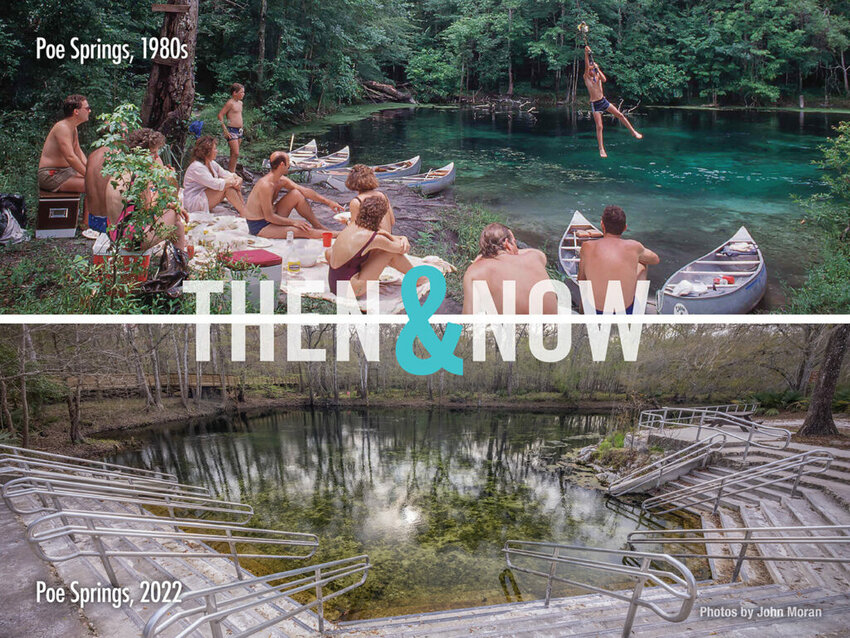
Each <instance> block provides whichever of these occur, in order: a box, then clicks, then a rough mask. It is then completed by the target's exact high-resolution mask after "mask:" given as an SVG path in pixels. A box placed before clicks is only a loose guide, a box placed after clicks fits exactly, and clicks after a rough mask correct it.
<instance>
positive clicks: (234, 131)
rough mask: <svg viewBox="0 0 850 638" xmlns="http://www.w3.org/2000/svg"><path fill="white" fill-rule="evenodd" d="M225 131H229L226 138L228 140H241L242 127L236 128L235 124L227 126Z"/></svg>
mask: <svg viewBox="0 0 850 638" xmlns="http://www.w3.org/2000/svg"><path fill="white" fill-rule="evenodd" d="M227 132H228V133H230V135H229V137H228V138H227V139H229V140H241V139H242V137H243V129H241V128H238V127H236V126H228V127H227Z"/></svg>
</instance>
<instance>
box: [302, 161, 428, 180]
mask: <svg viewBox="0 0 850 638" xmlns="http://www.w3.org/2000/svg"><path fill="white" fill-rule="evenodd" d="M421 166H422V160H421V159H420V158H419V156H418V155H417V156H416V157H411V158H410V159H409V160H404V161H403V162H394V163H392V164H379V165H377V166H372V167H371V168H372V170H373V171H375V176H376V177H377V178H378V179H379V180H383V179H389V178H391V177H404V176H406V175H414V174H415V173H416V171H418V170H419V168H420V167H421ZM350 172H351V167H345V168H333V169H329V170H321V171H311V173H310V182H311V183H313V184H316V183H318V182H323V181H327V179H328V178H331V179H333V180H336V181H337V182H343V183H344V182H345V180H346V179H348V174H349V173H350Z"/></svg>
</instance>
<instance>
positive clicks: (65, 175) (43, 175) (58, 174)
mask: <svg viewBox="0 0 850 638" xmlns="http://www.w3.org/2000/svg"><path fill="white" fill-rule="evenodd" d="M76 175H77V171H76V170H74V168H73V167H71V166H65V167H61V166H60V167H55V166H43V167H41V168H39V169H38V187H39V188H40V189H41V190H43V191H50V192H51V193H55V192H56V191H58V190H59V188H60V187H61V186H62V184H64V183H65V182H67V181H68V180H69V179H71V178H72V177H75V176H76Z"/></svg>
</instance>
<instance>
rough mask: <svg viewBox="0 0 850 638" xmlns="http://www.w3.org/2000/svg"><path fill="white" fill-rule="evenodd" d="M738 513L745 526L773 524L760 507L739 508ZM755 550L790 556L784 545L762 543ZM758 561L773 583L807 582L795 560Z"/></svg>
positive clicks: (767, 553)
mask: <svg viewBox="0 0 850 638" xmlns="http://www.w3.org/2000/svg"><path fill="white" fill-rule="evenodd" d="M740 514H741V520H742V521H743V522H744V526H745V527H772V526H773V524H772V523H771V522H770V520H769V519H768V518H767V516H765V514H764V512H763V511H762V509H761V508H760V507H746V508H741V511H740ZM750 551H752V550H750ZM756 551H757V553H758V554H759V555H762V556H781V557H792V554H791V552H790V551H789V550H788V548H787V547H786V546H785V545H763V546H761V547H759V546H758V545H757V546H756ZM749 562H753V561H749ZM758 563H759V565H761V566H762V567H763V569H764V571H765V572H766V573H767V574H768V575H769V578H770V579H771V580H772V581H773V582H775V583H778V584H784V585H787V586H788V587H794V586H799V585H800V584H801V583H808V582H809V579H808V576H807V574H806V573H805V571H804V570H803V567H802V566H801V565H800V564H799V563H797V562H793V561H774V560H765V561H759V562H758Z"/></svg>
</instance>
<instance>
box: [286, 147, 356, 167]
mask: <svg viewBox="0 0 850 638" xmlns="http://www.w3.org/2000/svg"><path fill="white" fill-rule="evenodd" d="M350 160H351V151H350V150H349V148H348V147H347V146H346V147H345V148H342V149H340V150H338V151H337V152H336V153H331V154H330V155H324V156H323V157H315V156H314V157H309V158H307V159H304V160H293V162H292V168H294V169H298V170H302V171H311V172H312V171H314V170H319V169H324V168H339V167H341V166H345V165H346V164H348V162H349V161H350Z"/></svg>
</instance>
